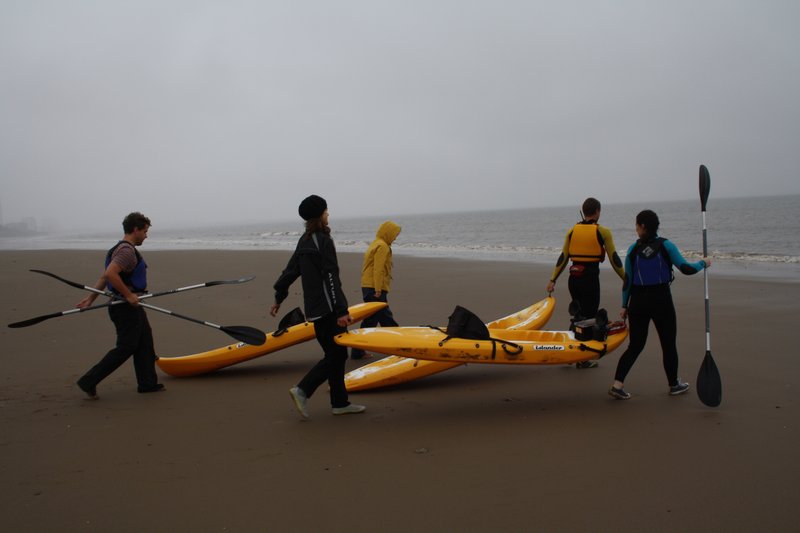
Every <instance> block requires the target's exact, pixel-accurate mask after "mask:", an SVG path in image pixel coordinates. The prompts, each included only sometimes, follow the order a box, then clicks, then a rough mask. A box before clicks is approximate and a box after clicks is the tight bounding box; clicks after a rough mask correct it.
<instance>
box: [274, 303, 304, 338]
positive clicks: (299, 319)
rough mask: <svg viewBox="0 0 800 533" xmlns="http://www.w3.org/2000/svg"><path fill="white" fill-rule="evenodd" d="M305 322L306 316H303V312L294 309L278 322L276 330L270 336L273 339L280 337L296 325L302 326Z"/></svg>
mask: <svg viewBox="0 0 800 533" xmlns="http://www.w3.org/2000/svg"><path fill="white" fill-rule="evenodd" d="M305 321H306V315H304V314H303V311H302V310H301V309H300V308H299V307H295V308H294V309H292V310H291V311H289V312H288V313H286V316H284V317H283V318H281V321H280V322H278V330H277V331H276V332H275V333H273V334H272V336H273V337H280V336H281V335H283V334H284V333H286V331H287V330H288V329H289V328H290V327H292V326H296V325H297V324H302V323H303V322H305Z"/></svg>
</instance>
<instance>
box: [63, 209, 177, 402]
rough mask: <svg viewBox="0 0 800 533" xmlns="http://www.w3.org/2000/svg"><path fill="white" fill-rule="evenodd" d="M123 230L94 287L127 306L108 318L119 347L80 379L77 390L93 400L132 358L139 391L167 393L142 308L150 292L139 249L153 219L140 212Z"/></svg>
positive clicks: (80, 304) (111, 308) (84, 302)
mask: <svg viewBox="0 0 800 533" xmlns="http://www.w3.org/2000/svg"><path fill="white" fill-rule="evenodd" d="M122 229H123V231H124V232H125V236H124V237H123V238H122V240H120V241H119V242H118V243H117V244H115V245H114V246H113V247H112V248H111V249H110V250H109V251H108V252H107V253H106V260H105V270H104V271H103V274H102V275H101V276H100V279H98V280H97V283H95V285H94V288H95V289H99V290H105V289H107V290H109V291H111V292H113V293H114V294H115V295H117V296H118V297H119V298H122V299H124V300H125V301H126V302H127V303H125V304H119V305H112V306H109V307H108V316H109V317H110V318H111V322H113V323H114V327H115V328H116V331H117V342H116V345H115V346H114V348H112V349H111V350H109V351H108V353H106V355H105V356H104V357H103V358H102V359H101V360H100V362H99V363H97V364H96V365H94V366H93V367H92V368H91V369H89V371H88V372H86V374H84V375H83V376H82V377H81V378H80V379H79V380H78V387H80V389H81V390H82V391H83V392H85V393H86V395H87V396H88V397H89V398H90V399H97V385H98V384H99V383H100V382H101V381H103V379H105V378H106V377H108V375H109V374H111V373H112V372H114V370H116V369H117V368H119V367H120V366H121V365H122V363H124V362H125V361H127V360H128V358H130V357H131V356H133V368H134V371H135V373H136V382H137V385H138V388H137V390H138V391H139V392H158V391H162V390H164V385H162V384H161V383H159V382H158V375H157V374H156V359H157V356H156V353H155V347H154V344H153V332H152V330H151V329H150V323H149V322H148V320H147V315H146V314H145V311H144V308H143V307H141V306H139V296H140V295H142V294H144V293H145V292H147V263H145V261H144V259H143V258H142V256H141V254H140V253H139V251H138V250H137V249H136V247H137V246H141V244H142V243H143V242H144V241H145V239H146V238H147V232H148V230H149V229H150V219H149V218H147V217H146V216H144V215H143V214H141V213H138V212H134V213H130V214H129V215H128V216H126V217H125V219H124V220H123V221H122ZM97 296H98V294H97V293H91V294H90V295H89V296H87V297H86V298H84V299H83V300H81V301H80V302H78V304H77V305H76V307H78V308H84V307H89V306H90V305H92V303H93V302H94V301H95V299H96V298H97Z"/></svg>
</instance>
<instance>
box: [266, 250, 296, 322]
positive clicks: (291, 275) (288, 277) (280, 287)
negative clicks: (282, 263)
mask: <svg viewBox="0 0 800 533" xmlns="http://www.w3.org/2000/svg"><path fill="white" fill-rule="evenodd" d="M299 277H300V262H299V259H298V254H297V250H295V252H294V253H293V254H292V257H291V258H290V259H289V263H288V264H287V265H286V268H285V269H283V272H281V275H280V277H279V278H278V281H276V282H275V285H273V286H272V288H273V289H275V303H274V304H272V306H271V307H270V308H269V314H270V315H272V316H277V314H278V310H280V308H281V303H283V301H284V300H285V299H286V297H287V296H289V287H291V285H292V283H294V282H295V281H296V280H297V278H299Z"/></svg>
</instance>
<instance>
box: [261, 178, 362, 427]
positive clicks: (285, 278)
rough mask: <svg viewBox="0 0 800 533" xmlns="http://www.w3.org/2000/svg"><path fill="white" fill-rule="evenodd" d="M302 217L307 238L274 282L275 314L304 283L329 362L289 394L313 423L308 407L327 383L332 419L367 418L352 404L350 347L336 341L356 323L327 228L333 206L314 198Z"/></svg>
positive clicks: (308, 201)
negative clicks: (348, 366) (347, 372)
mask: <svg viewBox="0 0 800 533" xmlns="http://www.w3.org/2000/svg"><path fill="white" fill-rule="evenodd" d="M298 213H299V214H300V216H301V217H302V218H303V220H305V221H306V223H305V226H306V228H305V233H303V236H302V237H300V240H299V241H298V242H297V248H296V249H295V251H294V254H292V257H291V259H289V263H288V264H287V265H286V268H285V269H284V270H283V272H282V273H281V275H280V277H279V278H278V281H276V282H275V285H274V289H275V303H274V304H273V305H272V307H271V308H270V311H269V312H270V314H271V315H272V316H277V314H278V310H279V309H280V307H281V303H282V302H283V301H284V300H285V299H286V297H287V296H288V295H289V287H290V286H291V285H292V283H294V282H295V281H296V280H297V278H301V280H302V284H303V305H304V307H305V313H306V317H308V318H307V320H308V321H309V322H312V323H313V324H314V331H315V333H316V337H317V342H319V345H320V346H322V350H323V352H324V357H323V358H322V359H321V360H320V361H319V362H318V363H317V364H316V365H315V366H314V367H313V368H312V369H311V370H309V371H308V373H307V374H306V375H305V377H304V378H303V379H302V380H300V383H298V384H297V385H296V386H295V387H292V388H291V389H289V395H290V396H291V398H292V400H293V401H294V405H295V407H296V408H297V410H298V411H299V412H300V414H301V415H302V416H303V418H308V409H307V407H306V402H307V401H308V399H309V398H311V396H312V395H313V394H314V392H315V391H316V390H317V388H318V387H319V386H320V385H322V384H323V383H324V382H325V381H326V380H327V381H328V384H329V385H330V397H331V407H332V411H333V414H335V415H346V414H355V413H363V412H364V411H365V410H366V407H364V406H363V405H356V404H352V403H350V402H349V401H348V397H347V389H346V388H345V385H344V369H345V363H346V362H347V348H345V347H344V346H339V345H338V344H336V342H335V341H334V337H335V336H336V335H338V334H340V333H344V332H345V331H347V326H348V325H349V324H352V323H353V319H352V317H351V316H350V313H349V312H348V310H347V299H346V298H345V296H344V291H342V282H341V280H340V279H339V263H338V260H337V258H336V247H335V246H334V244H333V239H331V236H330V233H331V229H330V227H329V226H328V203H327V202H326V201H325V199H324V198H322V197H320V196H317V195H313V194H312V195H311V196H309V197H307V198H305V199H304V200H303V201H302V202H300V207H299V208H298Z"/></svg>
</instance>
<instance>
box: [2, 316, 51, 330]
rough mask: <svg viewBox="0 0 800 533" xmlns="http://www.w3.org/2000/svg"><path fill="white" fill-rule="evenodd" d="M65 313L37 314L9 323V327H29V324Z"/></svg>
mask: <svg viewBox="0 0 800 533" xmlns="http://www.w3.org/2000/svg"><path fill="white" fill-rule="evenodd" d="M63 314H64V313H52V314H50V315H42V316H37V317H34V318H29V319H28V320H20V321H19V322H14V323H13V324H9V325H8V327H10V328H27V327H28V326H32V325H34V324H38V323H39V322H44V321H45V320H47V319H49V318H55V317H57V316H63Z"/></svg>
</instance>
